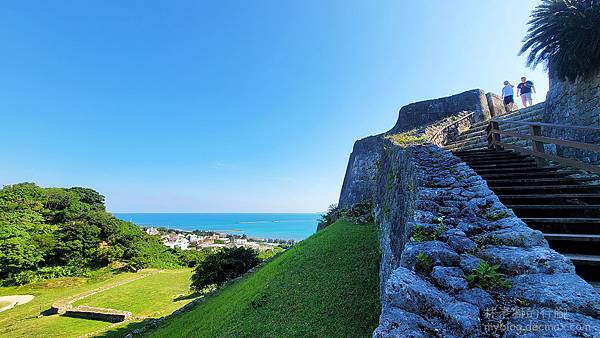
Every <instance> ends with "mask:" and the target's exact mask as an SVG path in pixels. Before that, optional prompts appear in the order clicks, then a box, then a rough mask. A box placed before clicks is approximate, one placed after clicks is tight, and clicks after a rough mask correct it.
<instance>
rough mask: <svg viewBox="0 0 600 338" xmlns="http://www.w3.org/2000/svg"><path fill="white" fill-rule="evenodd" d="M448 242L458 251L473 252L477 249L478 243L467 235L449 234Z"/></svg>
mask: <svg viewBox="0 0 600 338" xmlns="http://www.w3.org/2000/svg"><path fill="white" fill-rule="evenodd" d="M446 243H448V245H450V247H452V249H454V250H455V251H456V252H458V253H464V252H473V251H474V250H475V249H477V243H475V242H473V241H472V240H470V239H469V238H467V237H466V236H455V235H452V236H448V237H447V239H446Z"/></svg>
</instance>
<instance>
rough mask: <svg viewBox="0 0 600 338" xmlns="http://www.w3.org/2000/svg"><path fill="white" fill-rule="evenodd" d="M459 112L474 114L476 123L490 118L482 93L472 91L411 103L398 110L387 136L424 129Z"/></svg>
mask: <svg viewBox="0 0 600 338" xmlns="http://www.w3.org/2000/svg"><path fill="white" fill-rule="evenodd" d="M461 111H472V112H476V113H477V114H476V115H475V120H476V121H481V120H487V119H489V118H490V117H491V113H490V108H489V106H488V100H487V98H486V95H485V93H484V91H483V90H481V89H473V90H469V91H466V92H464V93H460V94H456V95H452V96H448V97H442V98H439V99H433V100H426V101H420V102H415V103H411V104H408V105H406V106H404V107H402V108H400V112H399V113H398V121H397V122H396V125H395V126H394V128H392V129H391V130H390V131H389V132H388V134H396V133H401V132H404V131H408V130H411V129H414V128H420V127H424V126H426V125H428V124H430V123H431V122H434V121H437V120H441V119H443V118H445V117H448V116H451V115H455V114H457V113H458V112H461Z"/></svg>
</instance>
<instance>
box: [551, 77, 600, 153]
mask: <svg viewBox="0 0 600 338" xmlns="http://www.w3.org/2000/svg"><path fill="white" fill-rule="evenodd" d="M543 122H546V123H555V124H565V125H580V126H595V127H600V70H598V71H597V72H596V73H595V74H594V75H592V76H590V77H589V78H586V79H582V78H578V79H576V80H575V81H573V82H566V81H558V80H556V79H552V80H551V81H550V90H549V91H548V94H547V95H546V103H545V110H544V113H543ZM546 129H547V130H546ZM544 132H545V133H546V135H548V136H550V137H555V138H561V139H567V140H573V141H578V142H584V143H592V144H600V133H599V132H597V131H593V130H589V131H588V130H578V129H570V128H545V130H544ZM556 152H557V154H558V155H560V156H564V157H570V158H575V159H579V160H582V161H585V162H588V163H599V162H600V153H597V152H592V151H585V150H578V149H575V148H571V147H563V146H556Z"/></svg>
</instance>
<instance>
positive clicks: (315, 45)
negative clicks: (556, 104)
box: [0, 0, 548, 212]
mask: <svg viewBox="0 0 600 338" xmlns="http://www.w3.org/2000/svg"><path fill="white" fill-rule="evenodd" d="M536 3H537V2H536V1H523V0H502V1H500V0H498V1H481V0H469V1H467V0H454V1H447V0H427V1H398V0H389V1H383V0H382V1H371V0H364V1H352V0H337V1H324V0H297V1H296V0H289V1H278V0H273V1H263V0H257V1H241V0H240V1H227V0H220V1H199V0H194V1H146V0H144V1H141V0H140V1H122V0H114V1H106V0H102V1H100V0H97V1H78V0H77V1H75V0H74V1H61V0H56V1H45V0H44V1H3V2H1V3H0V41H1V44H0V69H1V70H2V74H1V76H0V128H1V129H0V145H1V146H0V185H6V184H12V183H17V182H23V181H29V182H36V183H37V184H39V185H41V186H60V187H68V186H85V187H91V188H94V189H96V190H98V191H99V192H100V193H102V194H103V195H105V196H106V199H107V206H108V209H109V210H110V211H113V212H119V211H120V212H296V211H297V212H313V211H322V210H324V209H325V208H326V207H327V206H328V205H329V204H331V203H333V202H336V201H337V199H338V197H339V192H340V189H341V185H342V180H343V175H344V171H345V169H346V165H347V161H348V155H349V153H350V152H351V150H352V145H353V143H354V141H355V140H356V139H359V138H362V137H365V136H368V135H371V134H376V133H380V132H383V131H386V130H388V129H390V128H391V127H392V126H393V124H394V122H395V120H396V118H397V112H398V109H399V108H400V107H401V106H403V105H405V104H408V103H411V102H414V101H418V100H423V99H429V98H437V97H441V96H446V95H450V94H455V93H458V92H461V91H464V90H468V89H473V88H482V89H484V90H486V91H495V92H499V91H500V89H501V87H502V81H504V80H505V79H508V80H510V81H513V82H514V83H516V82H517V81H518V79H519V77H520V76H521V75H527V76H528V77H530V78H531V79H532V80H533V81H534V82H535V84H536V87H537V90H538V95H537V96H535V97H534V100H535V101H539V100H543V98H544V93H545V92H546V91H547V87H548V83H547V82H548V80H547V76H546V75H545V73H544V72H543V70H542V69H541V68H538V69H536V70H535V71H531V70H529V69H526V68H525V65H524V60H525V56H521V57H519V56H517V53H518V50H519V47H520V45H521V40H522V38H523V36H524V34H525V31H526V22H527V20H528V15H529V13H530V11H531V9H532V8H533V7H534V5H535V4H536Z"/></svg>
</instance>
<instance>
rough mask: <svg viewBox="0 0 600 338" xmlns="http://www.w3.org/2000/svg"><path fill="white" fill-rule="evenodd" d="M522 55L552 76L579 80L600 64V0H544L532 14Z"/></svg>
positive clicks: (531, 64) (530, 63)
mask: <svg viewBox="0 0 600 338" xmlns="http://www.w3.org/2000/svg"><path fill="white" fill-rule="evenodd" d="M523 42H524V44H523V47H522V48H521V51H520V53H519V55H521V54H523V53H525V52H527V51H528V50H529V55H528V57H527V65H528V66H531V67H533V68H535V67H536V66H537V65H538V64H540V63H543V64H545V65H546V67H547V68H548V69H549V70H550V72H551V75H552V76H556V77H557V78H558V79H560V80H575V78H576V77H577V76H587V75H590V74H592V73H593V72H594V71H595V70H597V69H598V68H599V67H600V0H543V1H542V3H541V4H540V5H538V6H537V7H536V8H535V10H534V11H533V13H532V14H531V20H530V21H529V30H528V34H527V35H526V36H525V39H524V40H523Z"/></svg>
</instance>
